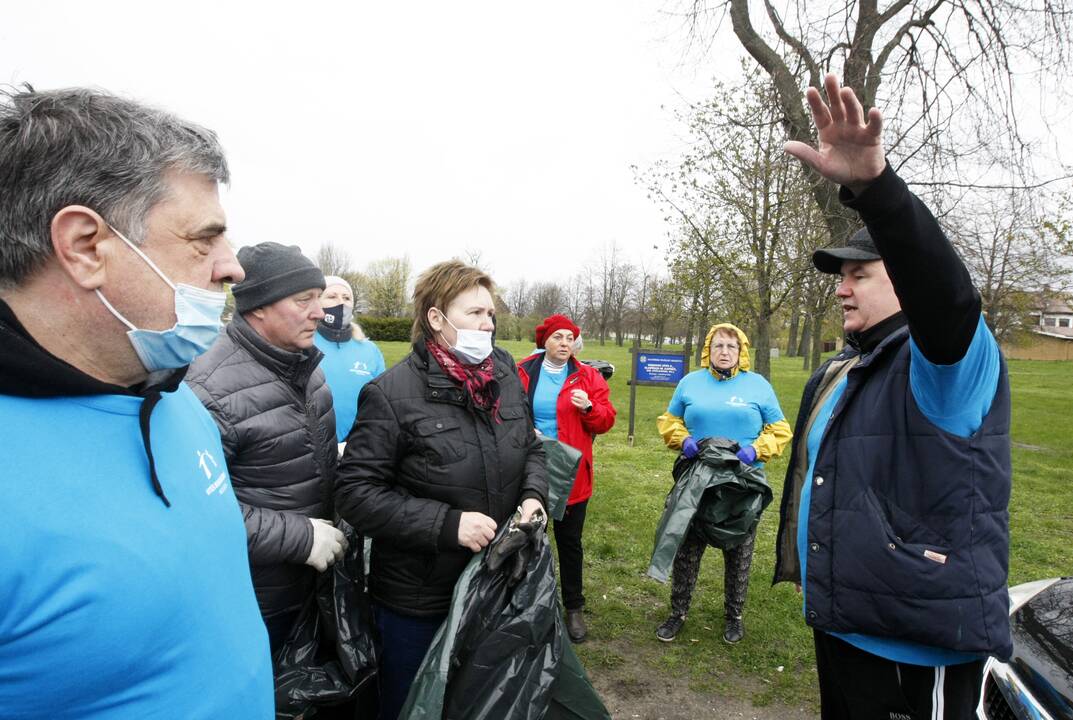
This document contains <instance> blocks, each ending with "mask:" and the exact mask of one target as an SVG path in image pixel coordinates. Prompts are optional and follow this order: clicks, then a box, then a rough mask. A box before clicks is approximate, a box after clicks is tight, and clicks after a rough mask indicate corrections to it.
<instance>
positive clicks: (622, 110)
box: [0, 0, 1073, 284]
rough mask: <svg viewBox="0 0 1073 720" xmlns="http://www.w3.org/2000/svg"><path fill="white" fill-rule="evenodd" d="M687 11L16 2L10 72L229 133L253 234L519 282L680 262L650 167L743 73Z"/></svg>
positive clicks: (230, 196) (1062, 114) (602, 0)
mask: <svg viewBox="0 0 1073 720" xmlns="http://www.w3.org/2000/svg"><path fill="white" fill-rule="evenodd" d="M667 7H674V4H673V3H668V2H665V0H647V1H643V0H584V1H583V2H576V1H575V2H562V1H560V0H552V1H550V2H543V3H539V4H534V3H525V4H522V3H510V2H486V1H483V0H480V1H468V2H455V3H448V2H426V1H424V0H421V1H419V2H407V3H375V4H373V3H347V4H345V5H344V4H343V3H332V4H328V3H318V2H306V3H293V2H291V3H287V4H283V3H265V2H262V3H259V4H249V3H243V4H238V3H219V2H212V3H210V2H206V1H204V0H195V1H190V0H187V1H185V2H183V3H171V4H167V5H162V4H159V3H152V2H144V1H143V2H118V1H116V0H95V1H94V2H84V1H83V2H54V1H51V0H50V1H48V2H20V3H14V2H12V3H8V4H7V6H6V7H5V9H4V18H3V22H2V23H0V82H11V83H15V82H30V83H32V84H34V85H35V86H36V87H39V88H52V87H61V86H70V85H92V86H97V87H102V88H105V89H107V90H110V91H113V92H117V93H120V94H123V95H127V96H130V97H134V98H138V99H141V100H144V101H147V102H150V103H153V104H156V105H160V106H163V107H165V108H168V109H170V110H172V111H174V112H176V113H178V114H180V115H183V116H185V117H188V118H190V119H192V120H195V121H197V122H200V123H201V124H203V125H207V126H208V127H211V128H213V129H214V130H216V131H217V132H218V133H219V135H220V137H221V138H222V140H223V143H224V146H225V147H226V149H227V152H228V156H229V159H230V162H231V169H232V185H231V187H230V189H228V190H227V191H225V194H224V204H225V207H226V209H227V212H228V215H229V221H230V226H231V238H232V240H233V242H235V243H236V244H238V245H244V244H252V243H256V242H260V241H263V240H275V241H277V242H283V243H296V244H298V245H300V246H302V248H303V249H304V250H305V251H306V253H307V254H308V255H310V256H311V257H312V256H314V255H315V254H316V251H317V248H318V247H319V246H320V244H321V243H322V242H325V241H332V242H334V243H336V244H338V245H340V246H342V247H344V248H346V249H347V250H348V251H349V252H350V254H351V256H352V258H353V259H354V261H355V265H356V269H361V268H362V267H364V265H365V264H366V263H367V262H368V261H370V260H374V259H378V258H383V257H396V256H401V255H404V254H405V255H408V256H409V258H410V260H411V262H412V264H413V267H414V269H415V270H420V269H422V268H424V267H427V266H428V265H430V264H432V263H434V262H437V261H439V260H443V259H445V258H448V257H451V256H466V255H467V253H469V252H480V253H481V258H482V264H483V265H485V266H486V267H489V268H490V269H491V270H492V272H493V274H494V276H495V278H496V279H497V281H499V282H500V283H501V284H509V283H511V282H514V281H516V280H517V279H519V278H522V277H524V278H527V279H529V280H531V281H540V280H545V281H554V280H559V281H565V280H566V279H567V278H569V277H570V276H571V275H573V274H574V273H576V272H578V271H579V270H581V269H583V268H584V266H585V265H586V264H588V263H591V262H592V261H594V260H595V258H596V257H597V256H598V255H599V253H600V251H601V249H602V248H603V247H605V246H606V245H607V244H608V243H611V242H616V243H618V245H619V246H620V247H621V248H623V249H624V250H625V253H626V255H627V257H629V258H630V259H631V260H632V261H633V262H637V263H644V264H645V265H646V266H647V267H648V268H649V269H658V268H659V267H660V266H661V265H662V263H663V259H664V254H665V253H664V247H665V244H666V225H665V223H664V222H663V212H662V211H661V210H660V209H659V208H658V207H656V206H655V205H654V204H653V203H652V202H651V201H649V200H648V199H647V198H646V193H645V191H644V189H643V188H642V187H641V186H639V185H638V184H637V183H636V182H635V180H634V173H633V171H632V170H631V166H632V165H638V166H641V167H642V168H644V167H648V166H650V165H651V164H652V162H654V161H655V160H656V159H657V158H660V157H673V156H675V155H677V154H678V153H679V152H680V151H681V149H682V148H683V128H682V127H681V125H680V124H679V123H678V122H676V120H675V118H674V110H676V109H680V108H682V107H683V106H684V104H685V103H686V102H687V101H698V100H702V99H704V98H706V97H707V96H708V95H709V94H710V90H709V88H711V86H712V80H713V78H721V79H728V78H729V77H731V76H733V75H735V74H737V72H738V67H739V66H738V63H737V60H736V58H737V56H738V55H739V50H738V45H737V43H736V42H735V41H734V39H733V38H732V37H729V38H727V39H726V40H725V41H722V42H716V43H715V44H714V47H713V49H712V50H711V52H710V53H709V54H708V55H707V56H706V57H703V58H701V57H699V56H698V55H696V54H694V55H693V56H691V57H686V58H683V53H682V48H683V46H684V44H685V41H686V37H685V34H684V32H683V31H682V30H681V28H680V26H679V25H678V24H677V23H676V21H675V20H674V19H673V18H671V17H670V16H668V15H667V14H666V13H665V12H664V10H665V9H666V8H667ZM1044 97H1046V96H1044ZM1044 104H1045V103H1044ZM1057 110H1061V111H1059V112H1056V109H1055V108H1048V109H1047V113H1046V114H1047V115H1048V116H1049V117H1058V118H1060V119H1064V120H1067V121H1068V119H1069V108H1065V109H1064V110H1062V109H1057ZM1036 122H1037V123H1038V120H1036ZM1071 135H1073V133H1071ZM1066 137H1067V139H1068V136H1066ZM1052 142H1053V141H1052Z"/></svg>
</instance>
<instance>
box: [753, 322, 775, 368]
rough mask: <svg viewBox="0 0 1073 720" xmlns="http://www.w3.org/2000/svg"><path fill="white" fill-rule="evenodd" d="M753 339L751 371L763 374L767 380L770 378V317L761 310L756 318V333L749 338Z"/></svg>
mask: <svg viewBox="0 0 1073 720" xmlns="http://www.w3.org/2000/svg"><path fill="white" fill-rule="evenodd" d="M750 340H752V341H753V349H754V351H755V356H754V357H753V372H756V373H759V374H760V375H763V376H764V378H765V379H766V380H768V381H770V380H771V317H770V316H769V315H768V314H766V313H763V312H761V313H760V317H758V318H757V319H756V334H755V335H754V336H753V337H752V338H750Z"/></svg>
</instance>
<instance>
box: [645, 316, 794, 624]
mask: <svg viewBox="0 0 1073 720" xmlns="http://www.w3.org/2000/svg"><path fill="white" fill-rule="evenodd" d="M700 365H701V367H700V369H699V370H695V371H693V372H691V373H689V374H688V375H686V376H685V377H684V378H682V380H681V381H680V382H679V383H678V386H677V387H676V388H675V389H674V396H673V397H671V402H670V405H668V406H667V412H665V413H664V414H663V415H661V416H660V417H659V418H658V419H657V420H656V426H657V427H658V428H659V432H660V434H661V435H662V436H663V441H664V442H665V443H666V444H667V447H669V448H671V449H672V450H681V451H682V454H683V455H684V456H685V457H686V458H689V459H692V458H694V457H696V456H697V453H698V452H700V450H699V447H698V443H700V442H702V441H703V440H704V439H706V438H711V437H724V438H730V439H731V440H733V441H735V442H736V443H738V445H739V446H740V447H741V449H740V450H739V451H738V458H739V459H740V460H741V461H742V462H743V463H748V464H750V465H752V464H763V463H765V462H767V461H768V460H770V459H771V458H773V457H778V456H779V455H780V454H781V453H782V450H783V448H784V447H786V445H787V443H789V442H790V438H791V437H792V435H793V433H792V432H791V431H790V425H789V423H787V422H786V417H785V416H784V415H783V413H782V408H780V407H779V401H778V399H777V398H776V397H775V391H774V389H772V387H771V383H769V382H768V381H767V380H765V379H764V377H763V376H761V375H757V374H756V373H753V372H749V368H750V362H749V338H747V337H746V336H745V333H744V332H742V331H741V330H739V329H738V328H737V327H735V326H734V325H731V324H730V323H719V324H716V325H713V326H712V328H711V330H709V331H708V336H707V337H706V338H705V340H704V349H703V351H702V352H701V359H700ZM754 539H755V533H754V535H752V536H750V537H749V539H748V540H746V541H745V542H744V543H743V544H741V545H739V546H737V547H733V548H729V549H726V550H723V564H724V572H725V575H724V577H725V582H724V591H725V604H724V609H725V611H726V625H725V627H724V630H723V639H724V640H725V641H727V642H728V643H736V642H738V641H739V640H741V639H742V638H743V637H744V636H745V624H744V621H743V619H742V613H743V611H744V608H745V595H746V592H747V591H748V589H749V566H750V565H751V564H752V560H753V541H754ZM707 545H708V543H707V541H706V540H705V539H704V537H703V536H702V535H701V534H700V533H699V532H697V531H695V530H694V529H693V528H690V530H689V532H687V534H686V537H685V539H684V540H683V541H682V544H681V546H680V547H679V548H678V553H677V554H676V555H675V557H674V570H673V572H672V574H671V616H670V617H669V618H667V620H666V621H664V622H663V624H662V625H660V626H659V628H658V629H657V630H656V637H658V638H659V639H660V640H663V641H664V642H670V641H671V640H674V638H675V636H676V635H677V634H678V631H679V630H681V629H682V625H683V624H684V623H685V619H686V612H687V611H688V610H689V605H690V601H691V600H692V596H693V588H694V587H695V586H696V584H697V576H698V575H699V573H700V560H701V557H702V556H703V555H704V550H705V548H706V547H707Z"/></svg>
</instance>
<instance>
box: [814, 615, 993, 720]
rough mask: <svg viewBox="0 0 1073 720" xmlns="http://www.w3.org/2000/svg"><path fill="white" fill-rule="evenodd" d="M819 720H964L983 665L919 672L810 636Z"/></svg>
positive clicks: (818, 634) (972, 710)
mask: <svg viewBox="0 0 1073 720" xmlns="http://www.w3.org/2000/svg"><path fill="white" fill-rule="evenodd" d="M812 633H813V638H814V641H815V644H816V671H817V674H818V675H819V680H820V717H822V718H823V720H872V719H873V718H874V719H875V720H931V719H932V718H935V719H937V720H970V719H971V718H975V717H976V705H977V704H978V703H979V702H980V685H981V683H982V682H983V674H984V661H983V660H976V661H974V662H969V663H962V664H959V665H946V666H942V667H925V666H922V665H909V664H906V663H897V662H894V661H893V660H887V659H886V658H881V657H879V656H878V655H873V654H872V653H869V652H865V651H864V650H861V649H860V648H857V647H854V646H853V645H850V644H849V643H848V642H845V641H844V640H840V639H838V638H836V637H834V636H833V635H828V634H827V633H825V632H822V631H820V630H813V631H812Z"/></svg>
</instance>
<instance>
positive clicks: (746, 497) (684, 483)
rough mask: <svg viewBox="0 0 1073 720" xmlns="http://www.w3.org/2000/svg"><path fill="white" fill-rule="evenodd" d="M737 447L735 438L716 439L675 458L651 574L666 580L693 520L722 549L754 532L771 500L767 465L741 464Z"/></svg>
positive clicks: (737, 542) (703, 533)
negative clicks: (692, 454) (690, 455)
mask: <svg viewBox="0 0 1073 720" xmlns="http://www.w3.org/2000/svg"><path fill="white" fill-rule="evenodd" d="M737 450H738V445H737V443H735V442H733V441H731V440H726V439H725V438H712V439H709V440H705V441H703V442H702V443H701V444H700V453H699V454H698V455H697V456H696V457H695V458H693V459H692V460H689V459H687V458H686V457H685V456H684V455H680V456H679V457H678V459H677V460H676V461H675V463H674V470H673V475H674V479H675V483H674V487H672V488H671V490H670V492H669V493H667V500H666V503H665V504H664V507H663V516H662V517H661V518H660V521H659V525H658V526H657V527H656V538H655V544H654V547H653V549H652V560H651V561H650V562H649V565H648V572H647V574H648V576H649V577H652V578H655V579H656V580H659V581H660V582H667V580H668V578H669V577H670V571H671V566H672V565H673V563H674V556H675V553H677V552H678V547H679V546H680V545H681V544H682V541H683V540H684V539H685V536H686V533H687V532H688V531H689V526H690V524H691V523H694V522H696V523H697V528H698V529H699V530H700V531H701V534H702V535H703V536H704V538H705V539H706V540H707V541H708V544H710V545H711V546H713V547H717V548H721V549H724V550H725V549H728V548H732V547H736V546H738V545H740V544H742V543H743V542H745V540H746V539H747V538H748V537H749V536H750V535H751V534H752V533H753V532H754V531H755V530H756V526H757V524H758V523H759V522H760V515H761V513H763V511H764V508H766V507H767V506H768V505H769V504H770V503H771V498H772V493H771V487H770V486H769V485H768V484H767V478H766V477H765V475H764V471H763V469H761V468H758V467H755V466H752V465H746V464H745V463H743V462H741V460H739V459H738V456H737V455H736V454H735V453H736V452H737Z"/></svg>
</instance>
